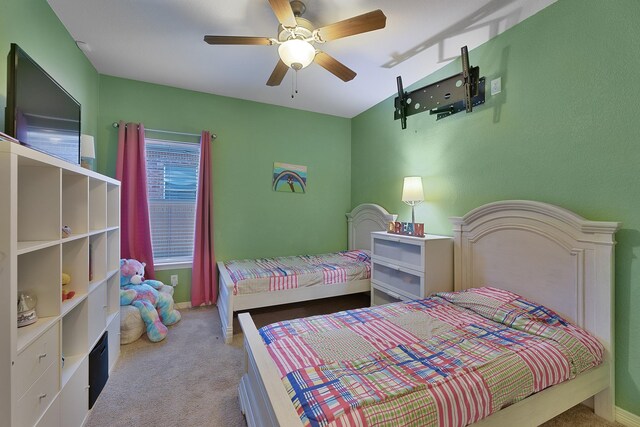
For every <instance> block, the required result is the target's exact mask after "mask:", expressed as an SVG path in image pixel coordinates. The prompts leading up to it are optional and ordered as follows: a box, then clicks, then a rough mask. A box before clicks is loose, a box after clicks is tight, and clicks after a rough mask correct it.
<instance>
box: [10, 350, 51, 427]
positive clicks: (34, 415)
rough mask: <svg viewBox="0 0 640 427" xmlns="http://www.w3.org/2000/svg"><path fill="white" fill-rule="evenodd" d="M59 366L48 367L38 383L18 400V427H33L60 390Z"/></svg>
mask: <svg viewBox="0 0 640 427" xmlns="http://www.w3.org/2000/svg"><path fill="white" fill-rule="evenodd" d="M59 366H60V365H59V364H58V363H52V364H51V365H49V367H48V368H47V370H46V371H45V372H44V374H42V376H41V377H40V378H39V379H38V381H36V382H35V384H33V385H32V386H31V388H30V389H29V390H27V392H26V393H25V395H24V396H22V397H21V398H20V400H18V405H17V408H18V410H17V415H18V416H17V417H16V419H17V420H18V425H20V426H29V427H31V426H33V425H34V424H35V423H36V421H38V418H40V416H41V415H42V414H43V413H44V411H45V409H47V407H48V406H49V404H50V403H51V402H52V401H53V399H54V398H55V397H56V395H57V393H58V390H59V388H60V385H59V384H60V369H59Z"/></svg>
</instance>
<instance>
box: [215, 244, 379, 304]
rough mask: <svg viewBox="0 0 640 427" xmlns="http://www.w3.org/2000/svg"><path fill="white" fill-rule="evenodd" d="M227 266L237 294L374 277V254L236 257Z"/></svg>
mask: <svg viewBox="0 0 640 427" xmlns="http://www.w3.org/2000/svg"><path fill="white" fill-rule="evenodd" d="M224 266H225V267H226V269H227V271H228V272H229V276H230V277H231V280H233V294H234V295H238V294H251V293H258V292H269V291H279V290H284V289H294V288H301V287H305V286H314V285H332V284H337V283H345V282H351V281H354V280H359V279H368V278H370V277H371V256H370V255H369V252H368V251H364V250H351V251H343V252H335V253H330V254H323V255H299V256H289V257H279V258H258V259H242V260H233V261H226V262H224Z"/></svg>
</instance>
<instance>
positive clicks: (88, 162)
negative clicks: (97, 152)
mask: <svg viewBox="0 0 640 427" xmlns="http://www.w3.org/2000/svg"><path fill="white" fill-rule="evenodd" d="M93 161H94V159H92V158H91V157H82V158H81V159H80V166H82V167H83V168H85V169H89V170H93Z"/></svg>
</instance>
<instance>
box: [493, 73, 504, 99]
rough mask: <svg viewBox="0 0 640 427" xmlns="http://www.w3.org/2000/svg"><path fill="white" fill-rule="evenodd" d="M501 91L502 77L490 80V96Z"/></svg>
mask: <svg viewBox="0 0 640 427" xmlns="http://www.w3.org/2000/svg"><path fill="white" fill-rule="evenodd" d="M500 92H502V77H498V78H497V79H493V80H491V96H493V95H497V94H498V93H500Z"/></svg>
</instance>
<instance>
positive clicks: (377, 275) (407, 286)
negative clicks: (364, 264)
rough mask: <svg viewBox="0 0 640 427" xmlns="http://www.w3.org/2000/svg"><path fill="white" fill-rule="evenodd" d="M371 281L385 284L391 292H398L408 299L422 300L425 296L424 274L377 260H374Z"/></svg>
mask: <svg viewBox="0 0 640 427" xmlns="http://www.w3.org/2000/svg"><path fill="white" fill-rule="evenodd" d="M372 265H373V268H372V269H371V280H372V281H373V282H376V283H379V284H384V287H385V288H387V289H390V290H392V291H393V290H395V291H398V292H399V293H401V294H404V295H405V296H406V297H414V298H420V296H421V295H423V294H424V292H423V289H424V276H423V274H422V273H420V272H418V271H415V270H410V269H406V268H403V267H399V266H394V265H393V264H387V263H386V262H382V261H379V260H376V259H373V260H372Z"/></svg>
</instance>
